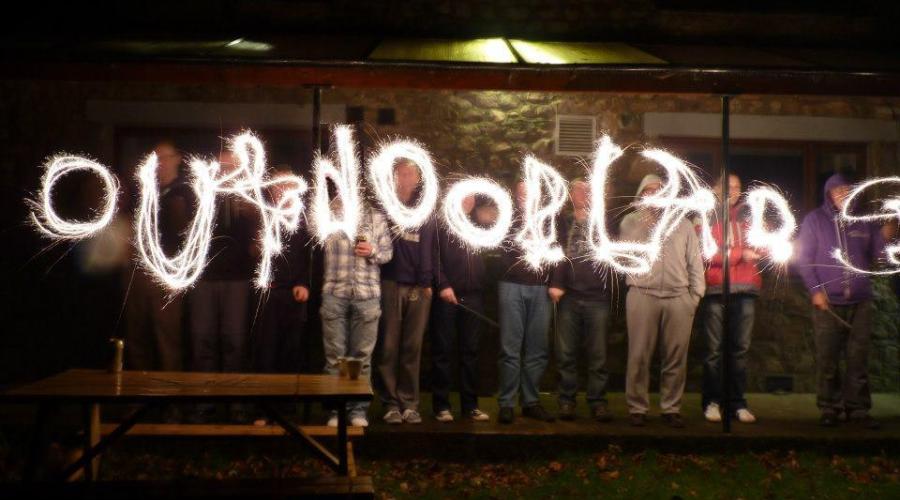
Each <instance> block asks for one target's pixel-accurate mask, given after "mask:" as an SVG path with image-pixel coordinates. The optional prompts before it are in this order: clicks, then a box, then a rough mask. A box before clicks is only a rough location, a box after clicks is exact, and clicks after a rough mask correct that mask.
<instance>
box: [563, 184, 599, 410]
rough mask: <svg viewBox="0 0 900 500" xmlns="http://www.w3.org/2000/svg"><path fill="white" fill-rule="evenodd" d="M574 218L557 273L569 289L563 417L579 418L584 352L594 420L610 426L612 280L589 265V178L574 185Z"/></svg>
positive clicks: (565, 316) (571, 189)
mask: <svg viewBox="0 0 900 500" xmlns="http://www.w3.org/2000/svg"><path fill="white" fill-rule="evenodd" d="M569 197H570V199H571V200H572V208H573V212H572V217H571V220H570V222H569V224H567V226H568V233H567V234H566V235H564V239H563V245H564V247H563V248H564V250H565V253H566V259H567V261H566V262H564V263H562V264H560V265H559V266H558V267H557V268H556V272H555V273H554V276H553V279H552V282H553V286H555V287H558V288H561V289H563V290H565V295H563V297H562V299H561V300H560V302H559V325H558V326H559V329H558V331H557V332H556V361H557V366H558V368H559V418H561V419H563V420H573V419H574V418H575V406H576V405H575V394H576V390H577V389H578V372H577V369H576V368H577V364H576V362H577V359H578V354H579V353H580V352H584V353H585V355H586V357H587V364H588V384H587V403H588V405H589V406H590V408H591V415H592V416H593V418H595V419H596V420H597V421H599V422H608V421H609V420H610V419H611V418H612V415H611V414H610V412H609V409H608V405H607V400H606V383H607V381H608V380H609V372H607V370H606V329H607V324H608V321H609V302H610V300H609V299H610V282H609V279H610V275H609V269H608V268H607V267H605V266H597V265H596V264H594V263H593V262H592V261H590V260H589V258H588V256H589V254H590V247H589V245H588V224H590V221H589V219H588V210H589V201H588V197H589V186H588V184H587V182H585V181H584V179H576V180H574V181H572V183H571V184H569Z"/></svg>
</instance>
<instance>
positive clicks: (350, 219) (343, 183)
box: [310, 125, 362, 243]
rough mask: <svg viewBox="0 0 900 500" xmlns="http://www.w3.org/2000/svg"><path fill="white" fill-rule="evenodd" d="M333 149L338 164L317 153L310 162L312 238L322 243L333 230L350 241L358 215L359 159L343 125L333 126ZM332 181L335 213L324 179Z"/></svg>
mask: <svg viewBox="0 0 900 500" xmlns="http://www.w3.org/2000/svg"><path fill="white" fill-rule="evenodd" d="M334 142H335V151H336V152H337V159H338V165H339V166H340V168H337V167H336V166H335V165H334V163H332V161H331V160H329V159H328V158H325V157H323V156H317V157H316V159H315V161H314V163H313V178H314V184H313V197H312V207H311V209H312V217H311V218H310V220H311V221H312V225H313V228H314V229H315V233H316V238H317V239H318V240H319V242H320V243H325V240H327V239H328V237H329V236H331V235H332V234H334V233H338V232H341V233H344V234H345V235H346V236H347V238H348V239H350V241H354V240H355V239H356V231H357V229H358V228H359V221H360V218H361V216H362V206H361V204H360V192H359V159H358V158H357V156H356V145H355V142H354V141H353V129H352V128H351V127H349V126H347V125H338V126H336V127H335V128H334ZM329 180H330V181H331V182H332V183H334V186H335V190H336V192H337V197H336V198H335V204H336V205H338V207H339V210H340V213H341V214H340V218H338V217H336V215H335V213H334V210H333V208H338V207H332V204H331V200H330V198H329V195H328V181H329Z"/></svg>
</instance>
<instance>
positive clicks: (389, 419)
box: [384, 408, 403, 425]
mask: <svg viewBox="0 0 900 500" xmlns="http://www.w3.org/2000/svg"><path fill="white" fill-rule="evenodd" d="M384 422H385V423H387V424H391V425H397V424H402V423H403V415H401V414H400V412H399V411H397V409H396V408H391V409H390V410H388V411H387V413H385V414H384Z"/></svg>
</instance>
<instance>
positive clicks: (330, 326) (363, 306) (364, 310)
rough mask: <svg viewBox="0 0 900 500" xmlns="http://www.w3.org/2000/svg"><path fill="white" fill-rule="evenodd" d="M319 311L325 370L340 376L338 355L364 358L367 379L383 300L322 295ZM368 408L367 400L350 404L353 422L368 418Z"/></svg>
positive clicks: (363, 363)
mask: <svg viewBox="0 0 900 500" xmlns="http://www.w3.org/2000/svg"><path fill="white" fill-rule="evenodd" d="M320 314H321V317H322V342H323V346H324V351H325V373H328V374H329V375H337V374H338V372H339V369H340V367H339V363H338V359H339V358H341V357H346V358H355V359H359V360H362V370H361V371H360V374H359V377H360V378H361V379H363V380H368V379H369V376H370V373H371V368H372V351H373V350H374V349H375V341H376V340H377V339H378V319H379V318H380V317H381V299H380V298H377V297H376V298H372V299H365V300H359V299H342V298H339V297H335V296H334V295H323V296H322V308H321V309H320ZM368 409H369V402H368V401H357V402H353V403H348V404H347V411H348V413H349V416H350V421H351V422H352V421H353V420H357V421H359V419H360V418H365V415H366V412H367V411H368ZM354 425H355V424H354Z"/></svg>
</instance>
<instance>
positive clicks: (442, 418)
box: [434, 410, 453, 424]
mask: <svg viewBox="0 0 900 500" xmlns="http://www.w3.org/2000/svg"><path fill="white" fill-rule="evenodd" d="M434 419H435V420H437V421H438V422H441V423H444V424H449V423H450V422H453V414H452V413H450V410H441V411H439V412H437V413H436V414H435V415H434Z"/></svg>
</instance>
